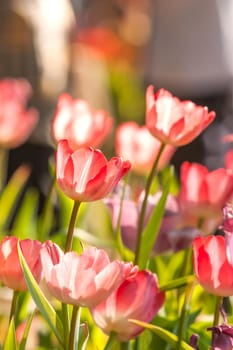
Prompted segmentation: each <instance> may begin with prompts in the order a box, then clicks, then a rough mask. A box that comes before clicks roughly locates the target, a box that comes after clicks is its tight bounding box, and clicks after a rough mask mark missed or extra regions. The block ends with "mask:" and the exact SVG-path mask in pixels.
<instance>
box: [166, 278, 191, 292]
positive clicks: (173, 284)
mask: <svg viewBox="0 0 233 350" xmlns="http://www.w3.org/2000/svg"><path fill="white" fill-rule="evenodd" d="M194 279H195V276H194V275H188V276H184V277H180V278H177V279H175V280H173V281H170V282H168V283H166V284H164V285H161V286H160V288H159V290H161V291H168V290H172V289H177V288H181V287H184V286H186V285H187V284H190V283H192V282H193V281H194Z"/></svg>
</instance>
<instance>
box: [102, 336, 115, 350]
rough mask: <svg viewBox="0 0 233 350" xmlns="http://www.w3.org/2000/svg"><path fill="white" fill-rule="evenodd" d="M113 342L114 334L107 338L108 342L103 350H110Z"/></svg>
mask: <svg viewBox="0 0 233 350" xmlns="http://www.w3.org/2000/svg"><path fill="white" fill-rule="evenodd" d="M114 340H115V334H114V333H111V334H110V336H109V338H108V341H107V343H106V345H105V347H104V350H111V349H112V345H113V342H114Z"/></svg>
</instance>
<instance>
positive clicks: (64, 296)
mask: <svg viewBox="0 0 233 350" xmlns="http://www.w3.org/2000/svg"><path fill="white" fill-rule="evenodd" d="M41 259H42V265H43V272H44V277H45V281H46V285H47V287H48V290H49V291H50V293H51V294H52V295H53V296H54V297H56V298H57V299H58V300H60V301H62V302H63V303H67V304H72V305H79V306H86V307H94V306H96V305H97V304H99V303H100V302H102V301H103V300H104V299H106V298H107V297H108V296H109V295H110V294H111V293H112V292H113V291H114V290H115V289H116V288H117V287H118V286H119V285H120V284H121V283H122V282H123V281H124V280H125V278H126V277H127V276H129V275H131V274H134V273H135V272H136V271H137V267H133V266H132V264H131V263H123V262H120V261H118V260H115V261H112V262H110V260H109V257H108V255H107V253H106V252H105V251H104V250H100V249H97V248H95V247H89V248H87V249H86V250H85V251H84V252H83V253H82V254H81V255H80V256H78V254H77V253H76V252H68V253H66V254H63V253H62V251H61V250H60V249H59V247H58V246H57V245H56V244H53V243H51V242H49V241H48V242H46V244H45V245H44V247H43V249H42V250H41Z"/></svg>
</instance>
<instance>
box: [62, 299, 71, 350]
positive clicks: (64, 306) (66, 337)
mask: <svg viewBox="0 0 233 350" xmlns="http://www.w3.org/2000/svg"><path fill="white" fill-rule="evenodd" d="M68 307H69V306H68V305H67V304H64V303H62V317H63V332H64V344H65V350H66V349H68V344H69V334H70V318H69V310H68Z"/></svg>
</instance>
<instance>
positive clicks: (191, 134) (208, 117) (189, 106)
mask: <svg viewBox="0 0 233 350" xmlns="http://www.w3.org/2000/svg"><path fill="white" fill-rule="evenodd" d="M214 118H215V112H213V111H212V112H208V108H207V107H202V106H198V105H196V104H195V103H193V102H191V101H180V100H179V99H178V98H177V97H174V96H172V94H171V93H170V92H168V91H166V90H164V89H160V90H159V91H158V92H157V93H156V94H154V88H153V86H152V85H150V86H149V87H148V88H147V91H146V125H147V127H148V129H149V131H150V132H151V134H152V135H153V136H154V137H157V138H158V139H159V140H160V141H161V142H163V143H166V144H171V145H174V146H183V145H186V144H188V143H190V142H191V141H193V140H194V139H195V138H196V137H197V136H198V135H199V134H200V133H201V132H202V131H203V130H204V129H205V128H206V127H207V126H208V125H209V124H210V123H211V122H212V121H213V120H214Z"/></svg>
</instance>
